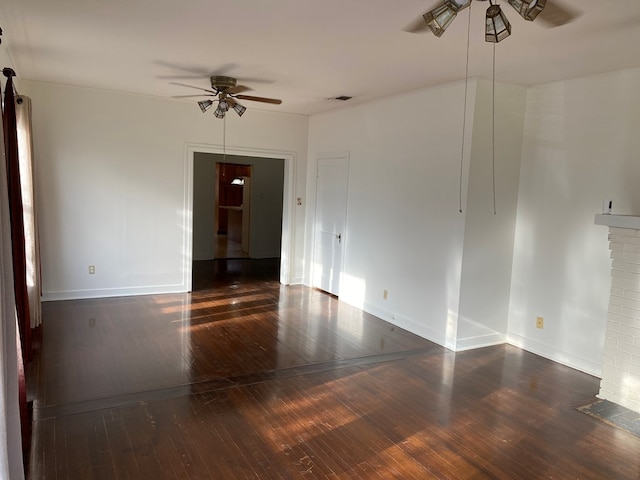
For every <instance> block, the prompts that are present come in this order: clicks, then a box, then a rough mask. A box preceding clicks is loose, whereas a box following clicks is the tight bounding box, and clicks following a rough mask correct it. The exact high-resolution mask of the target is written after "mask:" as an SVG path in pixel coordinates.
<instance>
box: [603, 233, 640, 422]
mask: <svg viewBox="0 0 640 480" xmlns="http://www.w3.org/2000/svg"><path fill="white" fill-rule="evenodd" d="M609 248H610V250H611V259H612V262H611V294H610V297H609V314H608V317H607V318H608V321H607V334H606V337H605V348H604V359H603V360H604V361H603V367H602V381H601V382H600V393H599V395H598V396H599V397H600V398H604V399H606V400H610V401H612V402H615V403H617V404H619V405H622V406H624V407H627V408H629V409H631V410H634V411H636V412H640V230H634V229H630V228H616V227H610V228H609Z"/></svg>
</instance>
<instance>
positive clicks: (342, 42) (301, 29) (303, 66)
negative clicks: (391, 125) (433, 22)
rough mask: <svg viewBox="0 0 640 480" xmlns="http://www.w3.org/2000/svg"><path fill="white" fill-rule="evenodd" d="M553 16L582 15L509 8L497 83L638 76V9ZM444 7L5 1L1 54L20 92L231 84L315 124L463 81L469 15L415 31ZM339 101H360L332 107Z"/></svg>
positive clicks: (414, 0)
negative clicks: (630, 71)
mask: <svg viewBox="0 0 640 480" xmlns="http://www.w3.org/2000/svg"><path fill="white" fill-rule="evenodd" d="M548 2H549V3H550V4H551V3H556V4H558V5H560V6H569V7H573V8H575V9H576V10H578V11H580V12H582V15H581V16H580V17H579V18H577V20H575V21H574V22H572V23H570V24H567V25H564V26H561V27H557V28H545V27H544V26H543V24H542V22H539V21H535V22H526V21H525V20H523V19H522V18H521V17H520V16H519V15H518V14H517V13H516V12H515V11H514V10H513V9H512V8H511V7H510V6H509V5H508V4H507V2H506V0H501V1H499V3H500V4H501V5H502V7H503V10H504V11H505V13H506V14H507V16H508V17H509V19H510V21H511V24H512V27H513V32H512V35H511V36H510V37H509V38H507V39H505V40H504V41H502V42H501V43H499V44H497V46H496V79H497V80H498V81H503V82H510V83H516V84H521V85H533V84H540V83H545V82H551V81H555V80H561V79H567V78H573V77H580V76H585V75H589V74H593V73H600V72H606V71H611V70H617V69H624V68H630V67H636V66H639V65H640V0H548ZM436 3H438V2H437V1H434V0H182V1H176V0H3V1H2V3H1V4H0V27H2V29H3V30H4V35H3V37H2V46H1V47H0V48H7V49H8V52H9V55H10V57H11V60H12V62H13V63H14V65H15V68H16V71H17V74H18V78H19V79H27V80H35V81H41V82H52V83H57V84H65V85H75V86H83V87H92V88H99V89H107V90H115V91H120V92H131V93H139V94H147V95H154V96H160V97H171V96H173V95H186V94H191V93H197V92H195V91H192V90H190V89H188V88H184V87H179V86H176V85H172V84H170V82H182V83H187V84H190V85H195V86H201V87H205V88H206V87H209V81H208V77H209V76H210V75H212V74H224V75H230V76H234V77H237V78H238V80H239V83H240V84H243V85H247V86H250V87H252V88H253V91H252V92H250V93H249V94H252V95H258V96H265V97H275V98H281V99H282V100H283V103H282V105H280V106H271V105H265V104H261V103H260V104H258V103H253V102H244V103H245V105H246V106H247V107H249V108H254V109H267V110H277V111H282V112H290V113H300V114H311V113H316V112H322V111H326V110H330V109H333V108H338V107H342V106H345V105H350V104H351V105H353V104H356V103H360V102H363V101H366V100H370V99H372V98H376V97H381V96H386V95H390V94H393V93H397V92H405V91H410V90H413V89H417V88H421V87H426V86H431V85H437V84H442V83H447V82H451V81H456V80H460V79H462V78H464V74H465V59H466V45H467V25H468V23H467V22H468V16H467V14H468V13H467V12H468V11H464V12H462V13H461V14H460V15H459V16H458V18H456V19H455V21H454V23H453V24H452V25H451V27H450V28H449V29H448V30H447V31H446V32H445V34H444V35H443V36H442V37H441V38H436V37H435V36H433V35H432V34H431V33H430V32H427V33H422V34H412V33H407V32H405V31H404V29H405V28H407V27H408V26H409V25H410V24H412V23H413V22H415V20H416V19H418V18H419V17H420V15H422V14H423V13H425V12H426V11H428V10H430V9H431V8H433V6H434V5H435V4H436ZM487 6H488V2H478V1H475V2H473V4H472V11H471V15H472V17H471V22H472V23H471V37H470V38H471V40H470V68H469V75H470V76H479V77H485V78H491V58H492V51H493V50H492V49H493V45H492V44H488V43H485V42H484V34H483V28H484V14H485V10H486V8H487ZM0 67H2V66H0ZM639 87H640V86H639ZM338 95H350V96H353V97H354V99H353V100H351V101H350V102H347V103H343V102H339V101H336V100H328V99H329V98H331V97H336V96H338ZM196 100H197V99H196ZM176 101H178V100H176ZM180 101H187V100H180ZM191 101H194V100H191ZM194 107H195V105H194ZM195 108H197V107H195Z"/></svg>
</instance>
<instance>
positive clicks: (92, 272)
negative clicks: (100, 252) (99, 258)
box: [89, 265, 96, 275]
mask: <svg viewBox="0 0 640 480" xmlns="http://www.w3.org/2000/svg"><path fill="white" fill-rule="evenodd" d="M95 274H96V266H95V265H89V275H95Z"/></svg>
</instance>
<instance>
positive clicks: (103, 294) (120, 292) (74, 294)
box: [42, 284, 187, 302]
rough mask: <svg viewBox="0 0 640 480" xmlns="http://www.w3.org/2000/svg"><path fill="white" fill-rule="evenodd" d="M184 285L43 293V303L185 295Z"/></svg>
mask: <svg viewBox="0 0 640 480" xmlns="http://www.w3.org/2000/svg"><path fill="white" fill-rule="evenodd" d="M185 292H187V287H186V285H184V284H176V285H152V286H145V287H126V288H103V289H95V290H66V291H58V292H43V294H42V301H43V302H54V301H58V300H83V299H88V298H108V297H131V296H136V295H158V294H164V293H185Z"/></svg>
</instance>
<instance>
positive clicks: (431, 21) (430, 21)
mask: <svg viewBox="0 0 640 480" xmlns="http://www.w3.org/2000/svg"><path fill="white" fill-rule="evenodd" d="M456 8H457V7H456ZM423 17H424V21H425V22H427V25H428V26H429V28H430V29H431V31H432V32H433V34H434V35H435V36H436V37H441V36H442V34H443V33H444V31H445V30H446V29H447V27H448V26H449V25H451V22H452V21H453V19H454V18H456V10H455V9H454V7H453V6H452V5H451V3H449V2H446V3H445V4H443V5H440V6H439V7H436V8H434V9H433V10H431V11H430V12H427V13H425V14H424V15H423Z"/></svg>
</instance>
